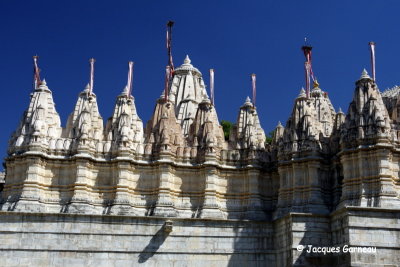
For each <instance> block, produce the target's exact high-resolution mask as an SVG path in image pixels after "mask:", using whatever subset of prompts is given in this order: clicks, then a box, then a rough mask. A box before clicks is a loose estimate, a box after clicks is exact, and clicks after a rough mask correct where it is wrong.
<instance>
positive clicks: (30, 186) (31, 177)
mask: <svg viewBox="0 0 400 267" xmlns="http://www.w3.org/2000/svg"><path fill="white" fill-rule="evenodd" d="M25 160H26V163H25V164H26V165H27V166H28V168H27V170H26V175H25V180H24V181H23V187H22V192H21V196H20V197H19V201H18V204H17V205H16V206H15V209H14V208H13V207H11V209H12V210H15V211H24V212H26V211H28V212H45V211H46V210H45V206H44V204H42V203H40V199H41V189H40V188H39V186H40V184H41V183H43V175H44V172H45V164H46V163H45V162H44V161H43V160H41V158H39V157H28V158H26V159H25Z"/></svg>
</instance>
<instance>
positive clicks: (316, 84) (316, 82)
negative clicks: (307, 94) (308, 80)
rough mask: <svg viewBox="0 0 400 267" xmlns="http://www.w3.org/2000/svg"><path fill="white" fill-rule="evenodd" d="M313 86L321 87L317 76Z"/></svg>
mask: <svg viewBox="0 0 400 267" xmlns="http://www.w3.org/2000/svg"><path fill="white" fill-rule="evenodd" d="M313 86H314V88H318V87H319V83H318V81H317V78H315V80H314V84H313Z"/></svg>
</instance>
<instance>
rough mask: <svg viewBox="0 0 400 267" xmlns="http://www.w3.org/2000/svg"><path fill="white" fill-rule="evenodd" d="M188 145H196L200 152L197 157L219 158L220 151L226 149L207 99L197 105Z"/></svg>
mask: <svg viewBox="0 0 400 267" xmlns="http://www.w3.org/2000/svg"><path fill="white" fill-rule="evenodd" d="M189 143H190V144H191V145H192V146H195V145H198V146H199V150H198V152H201V154H199V155H198V156H200V157H201V156H203V155H214V156H219V153H220V151H221V149H224V148H227V143H226V142H225V138H224V132H223V129H222V126H221V125H220V124H219V121H218V117H217V113H216V111H215V108H214V106H213V105H212V104H211V101H210V99H208V97H206V98H204V99H203V101H202V102H201V103H200V104H199V107H198V109H197V113H196V117H195V119H194V122H193V124H192V125H191V127H190V134H189Z"/></svg>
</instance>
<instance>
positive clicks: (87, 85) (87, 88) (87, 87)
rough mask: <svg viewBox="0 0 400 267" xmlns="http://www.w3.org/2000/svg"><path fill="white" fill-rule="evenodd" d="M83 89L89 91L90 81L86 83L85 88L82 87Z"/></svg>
mask: <svg viewBox="0 0 400 267" xmlns="http://www.w3.org/2000/svg"><path fill="white" fill-rule="evenodd" d="M83 91H85V92H89V91H90V83H88V84H86V86H85V89H83Z"/></svg>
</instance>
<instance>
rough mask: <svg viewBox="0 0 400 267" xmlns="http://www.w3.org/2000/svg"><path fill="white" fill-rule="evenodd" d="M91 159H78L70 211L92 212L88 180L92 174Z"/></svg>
mask: <svg viewBox="0 0 400 267" xmlns="http://www.w3.org/2000/svg"><path fill="white" fill-rule="evenodd" d="M89 165H90V163H89V160H88V159H84V158H78V159H77V160H76V181H75V184H74V195H73V196H72V199H71V204H70V205H69V207H68V212H70V213H86V214H87V213H92V212H93V206H92V205H91V197H90V194H89V192H88V190H89V188H88V180H89V176H90V174H91V173H90V172H91V171H90V168H89Z"/></svg>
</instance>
